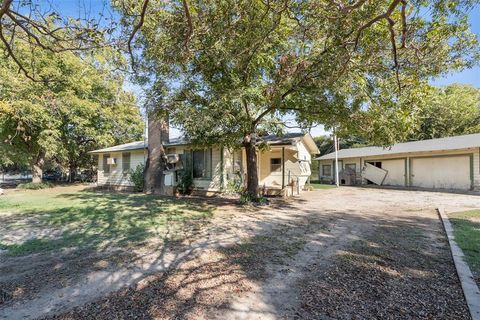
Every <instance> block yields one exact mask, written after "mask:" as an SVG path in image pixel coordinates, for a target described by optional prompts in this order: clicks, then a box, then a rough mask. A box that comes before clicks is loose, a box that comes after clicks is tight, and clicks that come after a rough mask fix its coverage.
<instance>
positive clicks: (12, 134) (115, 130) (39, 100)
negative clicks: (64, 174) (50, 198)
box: [0, 45, 143, 179]
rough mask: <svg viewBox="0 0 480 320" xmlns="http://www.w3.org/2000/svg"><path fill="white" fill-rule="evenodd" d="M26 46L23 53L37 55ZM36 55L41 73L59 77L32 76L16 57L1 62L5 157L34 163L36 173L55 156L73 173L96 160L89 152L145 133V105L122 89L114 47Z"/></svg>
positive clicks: (0, 104) (0, 124)
mask: <svg viewBox="0 0 480 320" xmlns="http://www.w3.org/2000/svg"><path fill="white" fill-rule="evenodd" d="M17 47H20V45H17ZM24 49H25V50H24V52H23V54H25V55H29V54H31V53H29V51H28V47H27V46H24ZM35 55H36V57H35V60H34V62H35V70H36V75H37V76H39V77H40V78H42V79H55V81H50V80H48V81H47V80H45V81H29V80H28V79H27V78H26V77H25V76H24V75H22V74H19V73H18V72H17V66H16V64H15V63H13V62H12V61H11V60H2V61H0V139H1V140H0V141H2V144H0V152H1V153H2V155H3V158H5V159H2V160H3V161H4V162H14V163H28V164H30V165H31V166H32V169H33V171H34V176H35V175H36V173H35V171H36V170H41V169H42V168H43V166H44V163H45V161H47V160H51V161H53V162H55V163H57V164H59V165H61V166H63V167H66V168H70V169H71V172H72V173H73V172H75V171H76V169H77V168H79V167H87V166H89V165H90V164H91V161H92V160H91V159H92V157H91V156H90V155H88V154H87V152H88V151H90V150H93V149H95V148H98V147H104V146H107V145H112V144H115V143H123V142H129V141H132V140H135V139H138V138H140V137H141V134H142V131H143V130H142V129H143V125H142V120H141V117H140V113H139V109H138V107H137V106H136V102H135V98H134V97H133V95H132V94H131V93H128V92H126V91H124V90H123V89H122V86H123V80H124V79H123V76H122V75H121V74H119V73H117V72H115V66H114V65H111V64H110V61H112V60H113V59H112V55H113V53H112V52H110V51H107V50H103V51H97V52H95V53H92V54H88V55H82V56H78V55H75V54H74V53H72V52H64V53H52V52H48V51H37V52H35ZM37 176H38V174H37ZM40 177H41V172H40ZM36 178H37V179H38V177H36Z"/></svg>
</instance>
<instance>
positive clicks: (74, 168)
mask: <svg viewBox="0 0 480 320" xmlns="http://www.w3.org/2000/svg"><path fill="white" fill-rule="evenodd" d="M69 171H70V179H69V180H70V183H73V182H75V178H76V175H77V166H76V165H75V163H70V166H69Z"/></svg>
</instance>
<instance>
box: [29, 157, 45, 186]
mask: <svg viewBox="0 0 480 320" xmlns="http://www.w3.org/2000/svg"><path fill="white" fill-rule="evenodd" d="M44 164H45V152H43V151H40V152H39V153H38V155H37V157H36V158H35V159H33V162H32V182H33V183H40V182H42V177H43V165H44Z"/></svg>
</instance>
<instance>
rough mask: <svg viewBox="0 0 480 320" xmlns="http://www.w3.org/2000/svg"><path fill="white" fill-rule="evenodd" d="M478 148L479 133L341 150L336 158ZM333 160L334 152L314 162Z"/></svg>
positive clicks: (479, 145)
mask: <svg viewBox="0 0 480 320" xmlns="http://www.w3.org/2000/svg"><path fill="white" fill-rule="evenodd" d="M478 147H480V133H476V134H468V135H464V136H456V137H448V138H440V139H429V140H420V141H412V142H404V143H397V144H394V145H393V146H391V147H390V148H383V147H365V148H352V149H342V150H339V151H338V158H340V159H342V158H357V157H368V156H379V155H390V154H398V153H411V152H422V151H442V150H455V149H468V148H478ZM330 159H335V152H332V153H329V154H326V155H323V156H321V157H319V158H317V159H316V160H330Z"/></svg>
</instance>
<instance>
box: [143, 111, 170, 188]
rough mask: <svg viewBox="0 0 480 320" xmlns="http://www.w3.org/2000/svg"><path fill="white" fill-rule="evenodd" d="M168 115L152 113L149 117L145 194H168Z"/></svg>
mask: <svg viewBox="0 0 480 320" xmlns="http://www.w3.org/2000/svg"><path fill="white" fill-rule="evenodd" d="M168 136H169V124H168V115H166V114H164V113H163V112H155V111H153V112H151V113H149V115H148V158H147V163H146V165H145V172H144V176H145V187H144V189H145V192H146V193H154V194H166V190H165V178H164V174H163V171H164V170H165V169H166V156H165V148H164V147H163V144H164V143H167V142H168Z"/></svg>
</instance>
